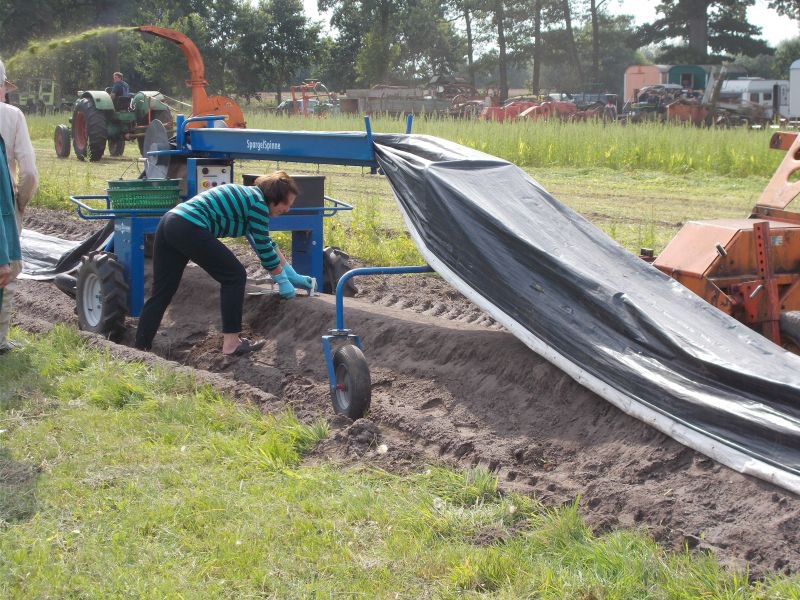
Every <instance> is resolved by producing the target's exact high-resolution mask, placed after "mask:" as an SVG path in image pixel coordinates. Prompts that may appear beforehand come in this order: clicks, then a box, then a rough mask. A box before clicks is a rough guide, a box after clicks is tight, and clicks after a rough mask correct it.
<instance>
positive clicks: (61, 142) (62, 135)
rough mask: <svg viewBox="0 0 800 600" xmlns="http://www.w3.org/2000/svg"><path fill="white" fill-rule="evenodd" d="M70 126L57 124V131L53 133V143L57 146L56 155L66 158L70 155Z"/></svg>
mask: <svg viewBox="0 0 800 600" xmlns="http://www.w3.org/2000/svg"><path fill="white" fill-rule="evenodd" d="M69 143H70V139H69V127H67V126H66V125H56V131H55V133H54V134H53V145H54V146H55V148H56V156H57V157H58V158H66V157H68V156H69Z"/></svg>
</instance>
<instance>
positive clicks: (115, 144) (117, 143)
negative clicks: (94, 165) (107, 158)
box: [108, 137, 125, 156]
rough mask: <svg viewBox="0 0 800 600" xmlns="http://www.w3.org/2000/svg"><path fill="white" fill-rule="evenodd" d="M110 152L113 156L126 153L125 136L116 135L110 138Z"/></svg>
mask: <svg viewBox="0 0 800 600" xmlns="http://www.w3.org/2000/svg"><path fill="white" fill-rule="evenodd" d="M108 153H109V154H110V155H111V156H122V155H123V154H125V138H123V137H114V138H109V140H108Z"/></svg>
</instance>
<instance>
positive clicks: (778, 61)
mask: <svg viewBox="0 0 800 600" xmlns="http://www.w3.org/2000/svg"><path fill="white" fill-rule="evenodd" d="M798 58H800V37H796V38H792V39H790V40H784V41H782V42H781V43H780V44H778V47H777V49H776V50H775V61H774V62H773V63H772V75H773V77H777V78H778V79H789V67H791V66H792V63H793V62H794V61H796V60H797V59H798Z"/></svg>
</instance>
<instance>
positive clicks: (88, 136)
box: [72, 98, 108, 162]
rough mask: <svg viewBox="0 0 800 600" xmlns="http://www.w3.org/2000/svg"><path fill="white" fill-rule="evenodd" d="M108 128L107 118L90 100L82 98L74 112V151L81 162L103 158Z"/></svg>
mask: <svg viewBox="0 0 800 600" xmlns="http://www.w3.org/2000/svg"><path fill="white" fill-rule="evenodd" d="M107 137H108V127H107V125H106V117H105V115H104V114H103V112H102V111H100V110H98V109H97V107H96V106H95V105H94V102H93V101H92V100H90V99H89V98H81V99H80V100H78V102H77V103H76V104H75V110H74V111H73V112H72V149H73V150H75V156H77V157H78V158H79V159H80V160H86V159H87V158H88V159H89V160H90V161H92V162H94V161H98V160H100V159H101V158H103V152H105V150H106V138H107Z"/></svg>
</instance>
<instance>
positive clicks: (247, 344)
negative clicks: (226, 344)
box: [223, 337, 266, 356]
mask: <svg viewBox="0 0 800 600" xmlns="http://www.w3.org/2000/svg"><path fill="white" fill-rule="evenodd" d="M265 343H266V340H258V341H251V340H249V339H247V338H244V337H240V338H239V345H238V346H236V350H234V351H233V352H231V353H229V354H225V353H224V352H223V354H225V356H244V355H245V354H250V353H251V352H256V351H258V350H261V348H263V347H264V344H265Z"/></svg>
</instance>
